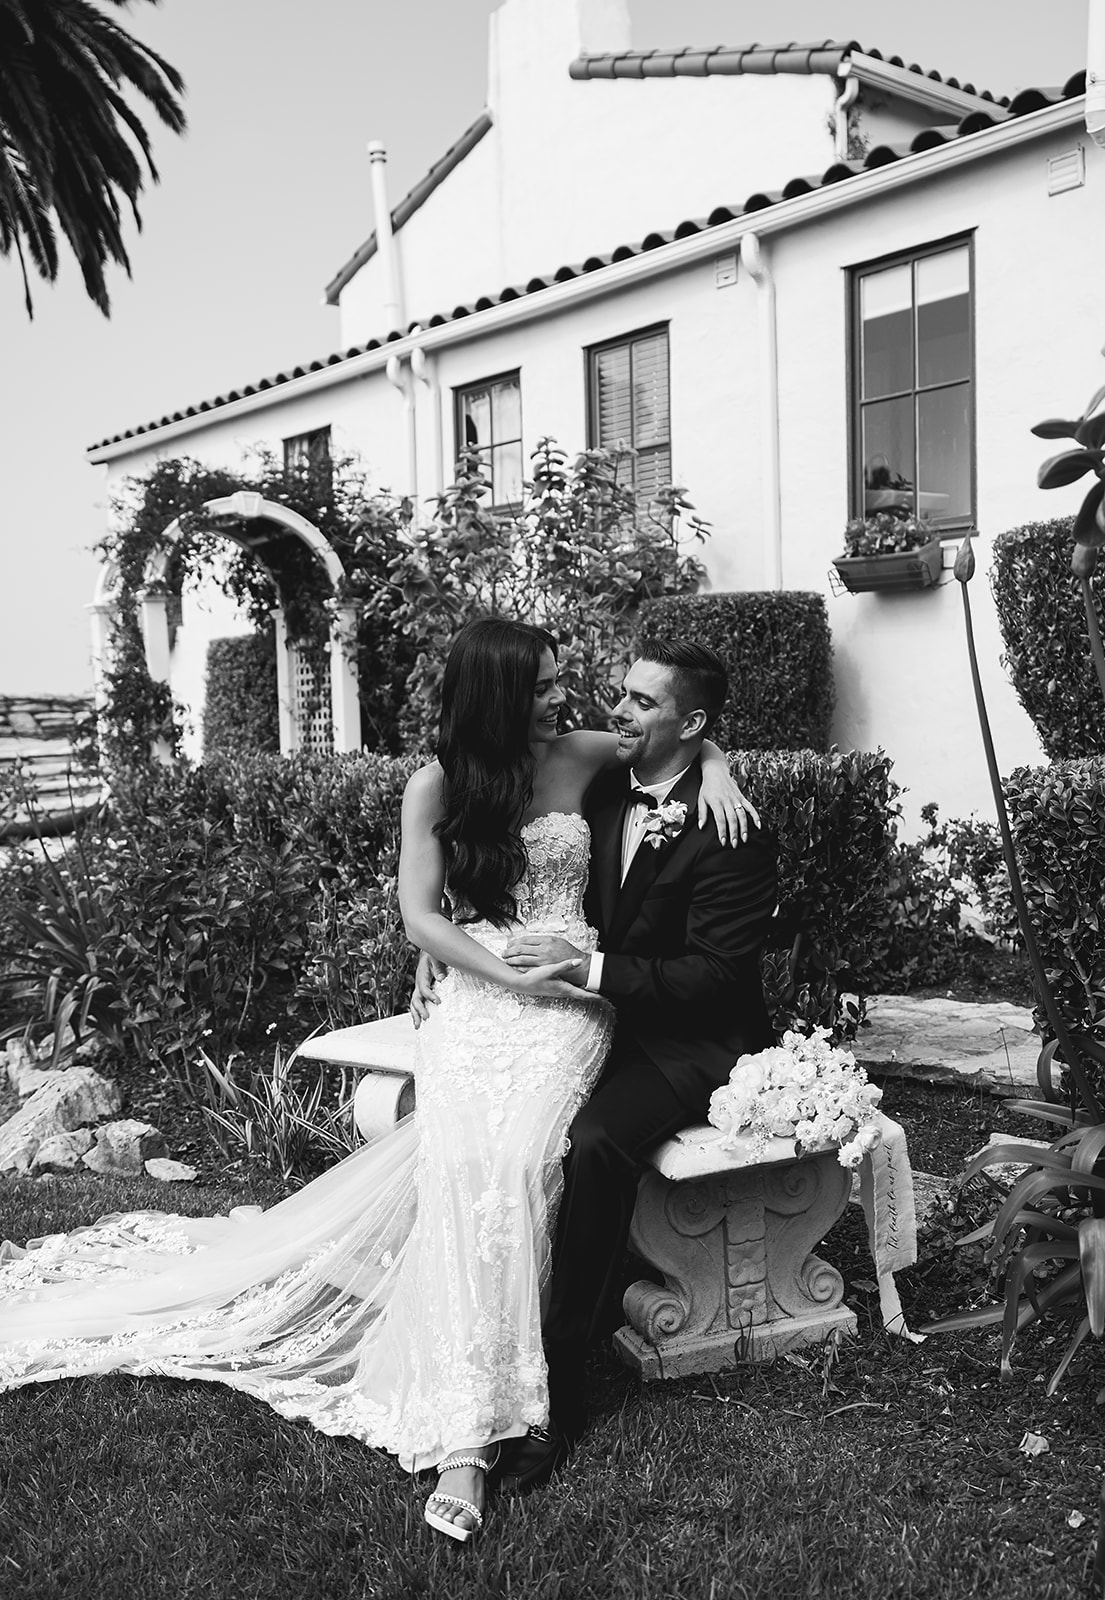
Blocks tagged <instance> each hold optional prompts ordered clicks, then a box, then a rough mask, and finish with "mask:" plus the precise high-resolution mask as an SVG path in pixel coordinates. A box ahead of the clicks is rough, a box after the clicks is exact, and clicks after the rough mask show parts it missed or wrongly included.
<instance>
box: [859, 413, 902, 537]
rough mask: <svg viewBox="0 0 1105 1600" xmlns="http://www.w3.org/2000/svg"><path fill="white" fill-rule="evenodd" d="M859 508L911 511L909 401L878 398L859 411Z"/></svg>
mask: <svg viewBox="0 0 1105 1600" xmlns="http://www.w3.org/2000/svg"><path fill="white" fill-rule="evenodd" d="M863 509H864V513H865V514H866V513H869V512H872V511H893V510H904V511H912V510H913V400H912V397H910V396H903V397H902V398H901V399H900V400H880V401H879V402H878V403H877V404H876V405H873V406H867V407H865V409H864V412H863Z"/></svg>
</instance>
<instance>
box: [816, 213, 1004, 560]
mask: <svg viewBox="0 0 1105 1600" xmlns="http://www.w3.org/2000/svg"><path fill="white" fill-rule="evenodd" d="M964 246H966V249H967V293H968V310H967V320H968V333H967V338H968V354H969V360H970V374H969V376H968V377H967V378H966V379H965V380H963V379H960V380H957V384H962V383H965V384H966V386H967V388H968V390H969V396H970V401H969V414H970V422H971V460H970V498H971V505H970V510H969V511H968V512H966V513H963V514H958V515H956V516H949V517H945V518H932V519H930V520H931V521H932V528H933V534H934V535H936V534H939V535H940V537H941V538H945V539H946V538H955V537H957V536H958V535H959V534H961V533H963V532H964V531H965V530H966V529H968V528H971V529H974V528H975V527H977V525H978V359H977V338H976V325H977V300H976V290H977V281H976V275H975V230H974V229H969V230H968V231H967V232H965V233H956V234H951V235H949V236H948V237H947V238H944V239H934V240H932V241H931V242H930V243H928V244H923V245H917V246H915V247H913V248H911V249H908V250H895V251H892V252H890V253H889V254H887V255H885V256H877V257H875V258H874V259H873V260H871V261H864V262H862V263H861V264H860V265H859V266H855V267H850V268H849V269H848V274H847V311H848V346H847V351H848V359H847V363H846V383H847V411H848V515H849V517H850V518H852V517H863V516H865V515H867V512H866V510H865V504H864V497H865V485H864V478H863V474H864V462H863V412H864V399H863V350H862V339H863V316H862V308H861V299H860V294H861V288H860V286H861V284H862V282H863V279H864V278H866V277H869V276H871V275H872V274H874V273H877V272H884V271H886V270H887V268H889V267H896V266H909V267H911V268H913V269H914V278H913V301H912V315H913V317H914V319H915V318H916V315H917V298H916V263H917V262H919V261H923V260H926V259H928V258H929V257H932V256H938V255H944V254H947V253H948V252H949V251H951V250H958V249H962V248H963V247H964ZM912 377H913V382H912V386H911V388H910V389H909V390H902V391H901V393H902V394H907V393H908V394H911V395H912V396H913V399H914V407H915V409H914V429H913V441H914V444H913V449H914V479H913V482H914V490H913V492H914V495H915V496H916V493H917V489H916V482H917V447H918V438H919V430H918V428H917V422H916V397H917V395H918V394H923V393H930V392H933V391H934V390H936V389H943V388H952V387H955V386H957V384H954V383H946V384H929V385H918V383H917V373H916V367H914V371H913V374H912ZM887 398H892V397H890V396H886V395H882V396H879V397H878V399H879V400H886V399H887ZM873 403H877V402H873ZM914 514H916V499H914Z"/></svg>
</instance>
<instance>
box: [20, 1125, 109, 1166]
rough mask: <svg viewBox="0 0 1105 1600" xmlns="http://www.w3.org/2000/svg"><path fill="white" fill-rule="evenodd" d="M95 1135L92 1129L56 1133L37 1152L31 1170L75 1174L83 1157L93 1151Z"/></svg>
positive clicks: (43, 1142) (45, 1140) (44, 1140)
mask: <svg viewBox="0 0 1105 1600" xmlns="http://www.w3.org/2000/svg"><path fill="white" fill-rule="evenodd" d="M94 1138H95V1134H94V1133H93V1132H92V1129H91V1128H74V1129H73V1132H72V1133H55V1134H54V1135H53V1137H52V1138H49V1139H43V1141H42V1143H41V1144H40V1145H39V1147H38V1149H37V1150H36V1151H35V1154H34V1160H33V1161H32V1162H31V1169H32V1171H34V1172H75V1171H76V1169H77V1168H78V1167H79V1166H80V1164H81V1157H82V1156H83V1155H87V1153H88V1151H89V1150H91V1149H92V1141H93V1139H94Z"/></svg>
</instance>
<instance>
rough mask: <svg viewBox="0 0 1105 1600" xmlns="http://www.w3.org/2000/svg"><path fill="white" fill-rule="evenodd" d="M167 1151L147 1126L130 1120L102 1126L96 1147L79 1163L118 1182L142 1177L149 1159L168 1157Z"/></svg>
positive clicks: (154, 1130) (153, 1130)
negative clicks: (118, 1180)
mask: <svg viewBox="0 0 1105 1600" xmlns="http://www.w3.org/2000/svg"><path fill="white" fill-rule="evenodd" d="M168 1153H169V1147H168V1145H167V1144H166V1143H165V1140H164V1138H163V1137H162V1135H161V1134H160V1133H159V1132H158V1130H157V1129H156V1128H155V1127H153V1126H152V1124H151V1123H149V1122H137V1121H135V1119H134V1118H133V1117H130V1118H124V1119H123V1120H122V1121H120V1122H105V1123H104V1124H103V1126H102V1127H99V1128H97V1129H96V1143H95V1144H94V1145H93V1146H92V1149H91V1150H90V1151H89V1152H88V1154H87V1155H85V1156H82V1157H81V1160H82V1162H83V1164H84V1166H86V1167H87V1168H88V1169H89V1171H90V1172H99V1173H100V1174H102V1175H103V1176H110V1177H119V1178H136V1177H141V1176H142V1174H143V1173H144V1172H145V1170H146V1162H147V1160H149V1158H150V1157H151V1156H167V1155H168Z"/></svg>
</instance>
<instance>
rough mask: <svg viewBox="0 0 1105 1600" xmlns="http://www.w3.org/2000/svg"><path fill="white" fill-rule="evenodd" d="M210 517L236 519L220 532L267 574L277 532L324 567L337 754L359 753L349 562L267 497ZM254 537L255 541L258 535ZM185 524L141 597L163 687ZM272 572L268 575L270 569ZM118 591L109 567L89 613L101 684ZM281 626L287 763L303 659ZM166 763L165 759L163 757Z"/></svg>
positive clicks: (213, 503) (170, 535)
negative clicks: (346, 585) (265, 533)
mask: <svg viewBox="0 0 1105 1600" xmlns="http://www.w3.org/2000/svg"><path fill="white" fill-rule="evenodd" d="M202 509H203V512H204V514H205V515H206V516H208V517H211V518H212V519H213V520H214V519H221V518H227V519H233V520H234V524H235V525H233V526H230V527H226V528H224V529H221V530H220V531H221V532H222V533H224V535H225V537H226V538H228V539H232V540H233V541H234V542H235V543H236V544H240V545H241V546H242V547H243V549H245V550H248V551H250V553H251V554H252V555H253V556H254V557H255V559H256V560H258V561H259V563H260V565H261V566H263V567H264V566H266V563H265V562H264V560H263V558H262V557H261V556H259V555H258V553H257V550H256V548H255V547H256V546H257V545H258V544H259V543H261V542H262V535H261V529H262V528H263V527H264V526H265V525H275V526H276V527H277V528H279V529H283V530H285V531H286V532H288V533H290V534H292V535H294V536H295V537H296V538H297V539H299V540H301V541H302V543H303V544H305V545H306V546H307V548H308V549H309V550H310V552H311V554H312V556H313V557H314V558H315V560H316V561H317V562H318V564H319V565H320V566H321V567H322V569H323V571H324V572H325V573H326V576H327V578H328V579H329V582H330V586H331V589H332V591H333V593H332V596H331V598H330V600H329V601H328V602H327V610H328V611H329V614H330V637H329V641H328V653H329V677H330V725H331V729H332V734H333V747H334V749H335V750H336V751H345V750H359V749H360V747H361V732H360V726H361V714H360V701H359V698H358V693H357V672H356V635H357V607H356V604H355V603H354V602H352V601H349V600H345V599H342V598H341V597H340V589H341V584H342V580H343V579H344V578H345V568H344V566H343V565H342V562H341V558H340V557H339V555H338V553H337V551H336V550H335V549H334V547H333V545H331V544H330V542H329V540H328V539H327V538H326V537H325V535H324V534H323V533H322V532H321V531H320V530H319V529H318V528H317V527H316V526H315V525H314V523H312V522H308V521H307V519H306V518H305V517H301V516H300V515H299V513H298V512H297V511H292V510H291V508H290V507H288V506H284V505H281V504H280V502H279V501H277V500H266V499H265V497H264V496H263V495H260V494H257V493H256V492H254V491H251V490H247V489H239V490H238V491H237V492H236V493H235V494H231V495H223V496H221V497H219V498H217V499H214V500H207V501H205V502H204V504H203V508H202ZM251 527H252V529H253V530H254V531H253V534H252V536H251V533H250V531H249V530H250V528H251ZM183 531H184V530H183V527H182V525H181V519H180V518H179V517H177V518H175V519H174V520H173V521H172V522H171V523H170V524H169V526H168V527H167V528H166V529H165V532H164V533H163V534H162V536H161V539H160V541H159V543H158V545H157V547H156V549H155V550H154V551H153V552H152V553H151V555H150V557H149V560H148V561H147V562H146V567H145V571H144V573H143V585H142V589H141V590H140V591H139V605H140V622H141V628H142V641H143V646H144V649H145V654H146V667H147V670H148V671H149V674H150V676H151V677H152V678H153V679H154V680H155V681H156V682H159V683H167V682H168V680H169V669H170V659H171V652H170V642H169V617H168V594H167V592H166V588H165V580H166V578H167V576H168V572H169V564H170V561H171V559H172V555H173V550H174V548H175V546H176V544H177V542H178V541H179V539H180V538H181V535H182V533H183ZM266 570H268V569H267V567H266ZM117 586H118V572H117V570H116V569H115V567H114V563H111V562H105V563H104V565H103V567H101V569H100V573H99V575H98V578H97V583H96V591H95V596H94V599H93V602H92V605H91V606H90V607H89V610H90V612H91V613H92V627H93V646H92V649H93V662H94V666H93V670H94V675H95V677H96V681H97V683H98V684H102V679H103V661H104V655H105V651H106V637H107V616H108V615H109V614H110V612H111V611H112V610H113V609H114V605H115V600H114V594H115V590H116V588H117ZM274 621H275V625H276V663H277V667H276V675H277V700H278V704H279V708H280V750H281V754H282V755H287V754H290V753H291V752H292V751H294V750H296V749H297V748H299V744H300V734H301V729H300V726H299V722H298V718H297V715H296V705H295V701H294V684H295V675H296V669H297V657H298V652H297V649H296V646H295V645H294V644H293V643H292V642H291V641H289V639H288V635H287V628H286V626H285V623H284V613H283V608H282V607H277V610H276V612H275V615H274ZM157 753H158V754H159V755H160V756H162V757H163V758H165V757H166V752H165V751H159V752H157Z"/></svg>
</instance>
